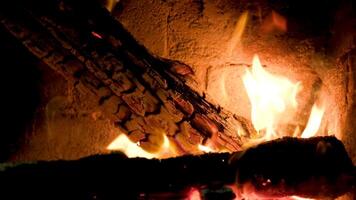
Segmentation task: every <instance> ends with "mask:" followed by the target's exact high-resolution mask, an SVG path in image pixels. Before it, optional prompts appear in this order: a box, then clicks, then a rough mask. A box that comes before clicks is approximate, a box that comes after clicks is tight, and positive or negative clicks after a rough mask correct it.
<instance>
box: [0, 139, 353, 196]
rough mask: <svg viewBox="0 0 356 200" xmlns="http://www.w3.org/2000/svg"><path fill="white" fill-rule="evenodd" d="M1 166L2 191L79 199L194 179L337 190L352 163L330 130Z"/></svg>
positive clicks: (274, 191)
mask: <svg viewBox="0 0 356 200" xmlns="http://www.w3.org/2000/svg"><path fill="white" fill-rule="evenodd" d="M0 167H1V169H2V171H1V172H0V181H1V182H2V185H4V186H3V187H2V190H1V191H0V196H1V195H7V192H9V191H11V190H10V189H16V190H17V192H16V193H15V194H12V195H15V196H16V195H19V196H21V195H26V196H27V197H28V198H29V197H34V198H35V199H36V198H38V197H49V196H47V193H48V192H50V196H53V195H55V196H57V195H59V196H61V197H63V196H64V197H65V196H67V195H68V196H70V197H75V198H77V199H86V198H94V196H95V197H96V198H97V199H115V198H118V199H120V198H121V199H140V196H149V194H153V193H156V194H157V193H162V194H164V193H174V194H176V195H177V196H180V197H182V196H184V194H185V193H184V191H185V190H184V189H186V188H189V187H191V186H194V187H197V188H199V187H203V186H206V187H208V186H211V185H214V186H215V187H216V185H225V184H233V183H237V186H238V188H239V191H240V192H241V194H238V195H242V193H243V194H244V195H246V194H251V193H252V192H254V193H256V194H258V195H260V196H261V197H262V196H263V197H283V196H290V195H298V196H304V197H312V198H327V197H328V198H335V197H337V196H339V195H341V194H343V193H344V192H347V191H348V190H350V189H351V188H352V187H354V186H355V172H354V166H353V164H352V162H351V160H350V159H349V158H348V155H347V153H346V151H345V149H344V147H343V144H342V143H341V142H340V141H338V140H337V139H336V138H334V137H316V138H310V139H298V138H290V137H285V138H282V139H277V140H274V141H270V142H266V143H263V144H260V145H258V146H256V147H253V148H250V149H248V150H246V151H245V152H236V153H211V154H205V155H200V156H192V155H188V156H183V157H176V158H170V159H163V160H158V159H151V160H149V159H144V158H131V159H129V158H127V157H126V156H124V155H122V154H110V155H96V156H91V157H87V158H83V159H80V160H76V161H52V162H48V161H47V162H37V163H29V164H18V165H15V164H10V163H9V164H3V165H0ZM267 180H270V181H267ZM208 188H209V187H208ZM44 190H45V191H46V192H45V193H44V192H43V191H44ZM126 197H127V198H126Z"/></svg>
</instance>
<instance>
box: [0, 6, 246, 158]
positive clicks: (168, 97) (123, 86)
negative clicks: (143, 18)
mask: <svg viewBox="0 0 356 200" xmlns="http://www.w3.org/2000/svg"><path fill="white" fill-rule="evenodd" d="M8 4H10V5H9V6H8V7H11V8H12V9H8V7H7V6H2V7H1V8H0V9H1V15H0V21H1V23H0V28H1V30H5V31H7V32H9V33H10V34H11V35H12V36H14V37H15V38H16V39H17V40H18V41H19V42H20V43H21V44H22V45H23V46H24V47H25V48H27V50H28V51H30V52H31V53H32V54H33V55H34V56H35V57H37V58H38V59H39V60H40V61H42V62H43V63H44V64H46V65H47V66H49V67H51V68H52V69H54V70H55V71H57V72H58V73H60V74H62V75H63V76H64V77H65V78H66V79H68V80H69V81H72V82H73V84H74V85H76V87H77V88H79V89H84V90H89V91H90V92H92V93H94V94H95V95H96V96H97V97H98V99H97V101H98V102H99V103H98V104H99V106H100V107H101V108H102V110H103V111H104V113H106V114H107V116H109V117H110V118H111V119H112V120H113V122H115V124H116V125H117V126H118V127H119V128H120V130H121V132H123V133H126V134H127V135H128V136H129V137H130V139H131V140H132V141H134V142H138V141H140V143H141V144H142V147H143V148H145V149H146V150H147V151H150V152H155V151H157V148H156V147H158V146H159V144H158V143H159V141H160V140H157V138H162V137H161V136H162V134H166V135H168V136H172V138H174V139H176V140H179V138H191V137H199V138H198V139H197V140H195V142H194V144H190V146H191V147H189V145H182V146H181V148H182V149H183V151H189V152H192V151H193V150H192V149H189V148H195V147H196V146H197V145H198V144H199V143H201V142H202V141H203V140H206V139H207V138H211V137H213V138H215V139H214V141H215V142H217V144H218V145H221V146H224V147H225V148H227V149H229V150H231V151H236V150H238V149H239V147H240V146H241V141H240V138H239V137H238V136H236V132H235V130H237V128H236V126H240V127H241V128H240V130H245V132H246V133H247V135H248V134H249V133H251V132H252V130H248V128H246V127H252V126H251V125H250V124H248V123H249V122H248V120H240V119H242V118H241V117H234V116H233V115H232V114H231V113H228V112H226V111H223V110H222V109H221V108H220V107H218V106H216V105H213V104H212V103H210V102H208V101H207V100H206V99H205V97H204V95H200V94H198V93H197V92H195V91H193V90H192V89H191V88H190V87H189V86H187V85H186V83H185V77H186V76H189V75H190V74H191V73H192V70H191V69H190V67H189V66H186V65H184V64H183V63H179V62H174V61H169V60H164V59H160V58H157V57H155V56H153V55H152V54H150V53H149V52H148V51H147V50H146V49H145V48H144V47H143V46H141V45H140V44H138V43H137V42H136V40H135V39H134V38H133V37H132V36H131V35H130V34H129V33H128V32H127V31H126V30H125V29H124V28H123V27H122V25H121V24H119V22H117V20H115V19H114V18H113V17H112V16H111V15H110V14H109V13H108V12H107V10H106V9H104V8H103V7H101V6H100V4H99V3H97V2H95V1H84V0H82V1H66V0H60V1H54V0H50V1H46V2H42V1H36V0H32V1H17V2H16V3H13V4H12V3H11V2H8ZM10 10H11V11H10ZM177 138H178V139H177ZM146 143H151V144H153V145H145V144H146ZM155 143H157V144H155Z"/></svg>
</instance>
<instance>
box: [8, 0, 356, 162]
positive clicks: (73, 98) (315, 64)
mask: <svg viewBox="0 0 356 200" xmlns="http://www.w3.org/2000/svg"><path fill="white" fill-rule="evenodd" d="M352 9H353V7H352V5H351V4H350V2H348V1H343V2H339V1H328V2H323V1H313V2H310V1H309V2H308V1H254V2H250V1H244V0H241V1H232V0H221V1H196V0H191V1H190V0H186V1H160V0H152V1H149V0H147V1H131V0H121V1H118V2H117V4H116V6H115V7H114V9H113V10H112V14H113V15H114V16H116V17H117V20H119V21H120V22H121V23H123V25H124V26H125V27H126V28H127V29H128V30H129V32H131V33H132V34H133V35H134V37H135V38H136V39H138V40H139V41H140V42H141V43H142V44H143V45H144V46H145V47H147V48H148V49H149V50H150V51H152V52H153V53H155V54H156V55H158V56H161V57H165V58H169V59H173V60H179V61H182V62H184V63H187V64H189V65H190V66H192V67H193V70H194V76H193V77H190V78H188V81H189V84H190V85H191V86H192V87H193V88H195V89H196V90H198V91H199V92H200V93H201V94H203V93H205V94H206V95H207V98H208V99H209V100H211V101H213V102H215V103H216V104H219V105H221V106H223V107H224V108H226V109H228V110H229V111H231V112H233V113H238V114H239V115H241V116H245V117H246V118H249V117H250V116H249V115H250V114H249V111H250V107H249V102H248V100H247V98H246V93H245V92H243V91H244V89H243V86H242V83H241V81H240V82H232V81H239V80H240V79H241V75H242V72H243V71H242V70H241V69H240V68H239V67H236V66H238V65H239V64H241V63H244V64H249V63H251V60H252V56H253V54H255V53H258V54H259V56H260V57H261V60H262V62H263V64H264V65H266V66H268V68H269V69H270V70H271V71H273V72H275V73H280V74H283V75H285V76H287V77H288V78H290V79H292V80H298V81H302V82H304V83H305V85H306V86H305V87H306V88H307V87H308V86H309V85H314V84H320V85H322V86H323V87H325V88H327V91H328V97H327V98H329V99H328V100H329V102H331V103H330V104H331V105H332V106H329V110H328V112H326V113H327V115H326V118H329V119H330V120H332V119H335V117H336V118H337V119H338V123H336V125H334V126H335V127H334V129H332V130H334V131H335V133H336V134H337V136H338V137H339V138H341V139H342V140H343V142H344V143H345V144H346V147H347V150H348V152H349V154H350V156H351V157H352V159H353V161H354V162H355V161H356V155H355V152H356V150H355V148H356V141H355V134H356V131H355V127H354V124H355V123H354V121H355V113H356V109H355V103H354V101H355V92H354V89H355V83H354V81H353V80H354V77H356V76H355V61H354V60H353V58H354V55H355V53H354V52H353V51H350V50H351V49H352V48H354V34H355V30H354V22H355V20H354V19H355V16H353V13H354V12H353V10H352ZM245 11H248V16H249V17H248V21H247V23H246V27H245V30H244V31H243V34H242V36H241V41H240V42H239V43H238V44H237V45H236V46H234V47H233V48H231V47H230V44H231V40H232V36H233V35H234V30H235V28H236V24H237V22H238V20H239V18H240V17H241V15H242V14H243V13H244V12H245ZM316 11H318V12H316ZM273 13H277V14H278V16H280V17H282V19H285V20H286V22H287V26H286V30H284V29H283V27H282V28H281V27H278V26H277V27H275V25H274V24H273V20H272V22H271V17H272V19H273V15H275V14H273ZM271 23H272V24H271ZM265 26H268V27H272V28H271V29H268V30H266V29H265V28H263V27H265ZM1 39H2V43H4V44H5V43H6V42H7V43H10V44H11V45H12V44H13V43H11V41H10V42H9V40H8V39H7V37H6V36H5V35H4V37H1ZM11 45H9V46H11ZM20 49H21V47H18V48H16V51H19V50H20ZM22 50H23V52H25V51H26V50H25V49H22ZM3 51H5V49H4V50H3ZM7 53H8V54H15V53H14V52H11V51H10V52H7ZM17 54H18V56H19V58H21V59H19V60H20V61H22V62H23V63H21V62H20V61H19V62H20V63H18V64H17V63H14V62H13V60H12V59H9V56H7V54H5V53H4V54H1V57H2V58H3V60H5V61H6V62H4V64H5V63H6V65H8V66H10V65H11V66H18V68H19V69H22V70H25V71H26V70H28V73H31V74H34V76H32V75H31V76H25V77H23V78H19V77H18V76H17V77H18V79H19V82H17V83H22V82H23V83H24V86H26V87H21V89H20V88H19V87H18V86H17V84H9V86H8V87H9V91H19V90H23V92H24V93H17V92H16V93H15V94H14V95H11V96H13V97H14V99H15V100H20V99H26V101H25V102H26V103H25V104H22V103H19V102H18V101H10V102H8V104H5V105H11V106H9V107H13V108H16V109H18V110H19V111H16V112H15V110H12V109H10V110H9V111H6V113H7V114H9V115H8V116H11V114H13V113H14V112H15V113H17V112H19V113H21V112H25V113H28V115H26V117H24V120H20V119H18V120H10V119H11V118H9V120H10V121H12V122H13V121H16V123H15V125H13V126H14V127H23V128H21V130H19V131H15V132H19V135H20V133H21V134H22V133H23V132H25V134H22V137H21V139H20V140H17V144H18V145H17V147H16V145H15V146H11V147H8V146H6V149H13V151H12V152H10V153H7V155H11V156H10V160H13V161H27V160H54V159H77V158H80V157H83V156H87V155H92V154H96V153H104V152H106V149H105V148H106V146H107V145H108V144H109V143H110V142H111V141H112V140H113V139H115V138H116V136H117V133H118V132H119V130H118V129H117V128H116V127H115V126H114V125H113V124H112V122H110V120H109V119H108V117H107V116H106V115H105V114H104V113H105V112H103V110H102V109H103V107H102V106H99V105H98V104H99V102H98V100H97V98H96V97H94V95H93V94H91V93H88V92H86V90H83V89H82V87H83V86H82V85H80V84H79V85H78V84H74V82H72V81H71V80H69V79H66V78H63V77H62V76H60V75H58V74H56V73H55V72H54V71H52V70H51V69H49V68H47V67H46V66H44V65H43V64H42V63H41V62H38V61H32V60H31V58H30V57H26V53H17ZM23 54H24V55H23ZM29 63H30V64H29ZM16 68H17V67H16ZM22 70H21V71H22ZM8 73H9V74H13V75H15V74H16V73H17V72H16V71H10V72H8ZM28 73H26V74H28ZM10 77H12V76H10ZM30 77H35V78H33V79H32V78H30ZM221 77H224V80H225V81H227V82H228V84H229V85H234V87H233V88H229V87H227V88H224V90H226V93H227V94H228V98H220V97H222V96H223V94H222V91H224V90H222V89H221ZM11 80H12V79H11ZM6 82H8V80H6ZM4 85H7V84H4ZM19 85H22V84H19ZM310 90H312V88H310ZM26 93H28V94H29V95H25V94H26ZM9 94H11V93H9ZM22 95H24V96H26V97H23V96H22ZM305 96H306V97H305V98H306V99H307V98H310V96H311V94H309V93H307V94H305ZM28 97H31V98H28ZM21 102H22V101H21ZM241 105H243V106H241ZM21 106H24V107H25V108H23V109H22V107H21ZM110 106H111V105H107V106H105V107H106V108H108V109H111V108H110ZM7 114H6V115H7ZM9 124H10V123H9ZM11 124H12V123H11ZM11 126H12V125H11ZM5 135H6V134H3V136H2V137H4V138H7V139H8V140H2V141H11V142H8V143H13V141H14V140H15V139H13V138H8V136H5ZM14 138H16V139H17V137H15V136H14ZM5 143H6V142H5ZM14 152H15V153H14ZM4 159H5V155H4Z"/></svg>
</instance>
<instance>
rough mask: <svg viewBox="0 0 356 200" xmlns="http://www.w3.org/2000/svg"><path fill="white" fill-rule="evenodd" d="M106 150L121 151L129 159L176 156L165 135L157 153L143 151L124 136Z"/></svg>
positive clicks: (120, 136) (119, 137) (137, 144)
mask: <svg viewBox="0 0 356 200" xmlns="http://www.w3.org/2000/svg"><path fill="white" fill-rule="evenodd" d="M107 149H108V150H118V151H122V152H123V153H124V154H125V155H126V156H127V157H129V158H135V157H143V158H167V157H174V156H175V155H176V154H175V152H174V151H173V148H171V145H170V142H169V139H168V137H167V136H166V135H164V140H163V144H162V146H161V149H160V151H159V152H158V153H149V152H147V151H145V150H143V149H142V148H141V147H140V145H139V143H133V142H131V141H130V139H129V138H128V137H127V136H126V135H124V134H121V135H119V136H118V137H117V138H116V139H115V140H114V141H113V142H111V143H110V144H109V146H108V147H107Z"/></svg>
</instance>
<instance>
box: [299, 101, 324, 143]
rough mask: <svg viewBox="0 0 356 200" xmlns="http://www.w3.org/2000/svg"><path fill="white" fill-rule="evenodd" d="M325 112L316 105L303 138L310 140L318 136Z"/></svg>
mask: <svg viewBox="0 0 356 200" xmlns="http://www.w3.org/2000/svg"><path fill="white" fill-rule="evenodd" d="M324 110H325V109H324V108H319V107H318V106H317V105H316V104H314V106H313V108H312V110H311V113H310V117H309V121H308V124H307V126H306V128H305V129H304V131H303V133H302V136H301V137H302V138H308V137H312V136H314V135H316V133H317V132H318V129H319V127H320V124H321V120H322V119H323V115H324Z"/></svg>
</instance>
